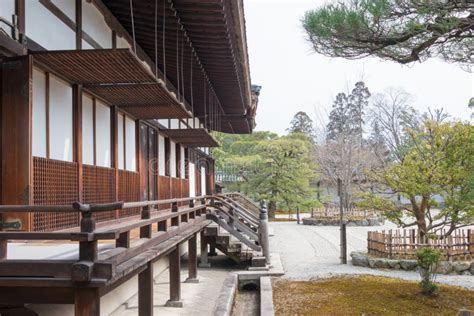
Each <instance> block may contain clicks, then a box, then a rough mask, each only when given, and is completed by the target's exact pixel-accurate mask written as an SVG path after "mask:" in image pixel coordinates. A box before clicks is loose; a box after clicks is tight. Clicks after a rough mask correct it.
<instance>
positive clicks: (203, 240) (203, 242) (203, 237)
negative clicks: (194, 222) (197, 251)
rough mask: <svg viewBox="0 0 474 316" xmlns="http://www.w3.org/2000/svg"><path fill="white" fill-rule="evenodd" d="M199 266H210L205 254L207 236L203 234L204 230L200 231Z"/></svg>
mask: <svg viewBox="0 0 474 316" xmlns="http://www.w3.org/2000/svg"><path fill="white" fill-rule="evenodd" d="M199 267H200V268H210V267H211V264H210V263H209V260H208V256H207V236H206V235H204V231H201V260H200V262H199Z"/></svg>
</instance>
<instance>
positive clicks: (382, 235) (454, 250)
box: [367, 229, 474, 261]
mask: <svg viewBox="0 0 474 316" xmlns="http://www.w3.org/2000/svg"><path fill="white" fill-rule="evenodd" d="M443 234H444V232H440V233H439V234H437V235H433V236H430V238H426V241H423V240H422V238H421V237H420V236H419V234H417V232H416V230H414V229H411V230H399V229H397V230H389V231H382V232H376V231H372V232H368V236H367V248H368V252H369V254H370V255H372V256H375V257H383V258H393V259H414V258H415V257H416V252H417V251H418V250H419V249H420V248H423V247H431V248H434V249H438V250H439V251H441V253H442V255H443V258H444V259H445V260H448V261H454V260H472V259H473V258H474V230H470V229H467V230H461V229H459V230H456V231H454V232H453V233H452V234H451V235H450V236H448V237H445V238H442V237H441V236H442V235H443Z"/></svg>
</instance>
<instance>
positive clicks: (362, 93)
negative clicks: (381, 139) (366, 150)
mask: <svg viewBox="0 0 474 316" xmlns="http://www.w3.org/2000/svg"><path fill="white" fill-rule="evenodd" d="M369 98H370V92H369V89H368V88H367V87H366V86H365V83H364V82H363V81H359V82H357V83H356V84H355V87H354V89H352V92H351V94H350V95H349V103H348V107H349V108H348V111H347V114H348V124H349V132H350V133H351V135H354V136H356V137H359V138H360V139H362V134H363V132H364V129H363V126H364V109H365V108H366V107H367V106H368V104H369Z"/></svg>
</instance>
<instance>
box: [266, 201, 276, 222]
mask: <svg viewBox="0 0 474 316" xmlns="http://www.w3.org/2000/svg"><path fill="white" fill-rule="evenodd" d="M275 211H276V203H275V201H270V202H268V218H271V219H275Z"/></svg>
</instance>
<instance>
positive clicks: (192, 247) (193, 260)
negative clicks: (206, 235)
mask: <svg viewBox="0 0 474 316" xmlns="http://www.w3.org/2000/svg"><path fill="white" fill-rule="evenodd" d="M186 283H199V279H198V278H197V234H194V235H193V237H191V239H189V241H188V278H187V279H186Z"/></svg>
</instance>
